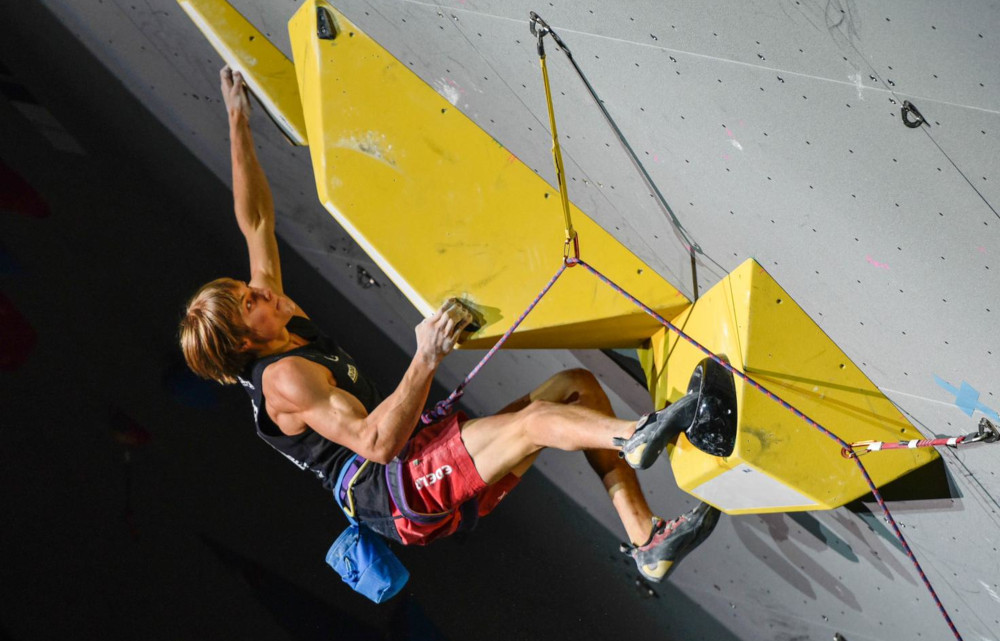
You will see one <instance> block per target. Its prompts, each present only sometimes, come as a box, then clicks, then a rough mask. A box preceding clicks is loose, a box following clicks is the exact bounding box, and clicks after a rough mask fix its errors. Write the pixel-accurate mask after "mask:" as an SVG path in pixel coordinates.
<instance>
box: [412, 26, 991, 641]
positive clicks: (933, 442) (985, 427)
mask: <svg viewBox="0 0 1000 641" xmlns="http://www.w3.org/2000/svg"><path fill="white" fill-rule="evenodd" d="M529 27H530V29H531V33H532V34H533V35H535V36H536V37H537V38H538V53H539V57H540V58H541V61H542V74H543V80H544V84H545V90H546V100H547V101H548V107H549V118H550V121H551V124H552V137H553V146H552V153H553V159H554V162H555V163H556V172H557V175H558V176H559V179H560V180H559V185H560V196H561V197H562V199H563V214H564V217H565V222H566V240H565V243H564V249H563V261H562V264H561V265H560V266H559V269H558V270H557V271H556V273H555V275H554V276H552V278H551V279H550V280H549V282H548V283H546V284H545V286H544V287H543V288H542V290H541V292H539V293H538V295H537V296H535V298H534V300H533V301H532V302H531V304H530V305H528V307H527V309H525V310H524V312H523V313H522V314H521V315H520V316H519V317H518V318H517V320H516V321H515V322H514V323H513V324H512V325H511V326H510V328H509V329H508V330H507V331H506V332H505V333H504V335H503V336H501V337H500V339H499V340H498V341H497V342H496V344H495V345H494V346H493V347H492V348H491V349H490V350H489V352H487V354H486V355H485V356H484V357H483V358H482V359H481V360H480V361H479V363H478V364H477V365H476V366H475V367H474V368H473V369H472V371H471V372H469V374H468V375H467V376H466V377H465V379H464V380H463V381H462V382H461V383H460V384H459V385H458V387H456V389H455V391H453V392H452V393H451V394H450V395H449V396H448V398H446V399H445V400H443V401H441V402H439V403H438V404H437V405H435V407H434V408H433V409H432V410H430V411H428V412H425V413H424V415H423V416H421V420H422V421H423V422H424V423H425V424H429V423H432V422H434V421H436V420H440V419H441V418H444V417H445V416H447V415H448V414H449V413H450V412H451V410H452V406H453V405H454V404H455V403H456V402H457V401H458V399H459V398H461V396H462V394H463V393H464V390H465V387H466V386H467V385H468V384H469V382H470V381H471V380H472V378H473V377H474V376H475V375H476V374H478V373H479V371H480V370H481V369H482V368H483V366H484V365H485V364H486V363H487V362H488V361H489V360H490V358H492V357H493V355H494V354H495V353H496V352H497V350H498V349H500V347H501V346H502V345H503V344H504V343H505V342H506V341H507V339H508V338H509V337H510V335H511V334H513V333H514V331H515V330H516V329H517V328H518V326H520V324H521V323H522V322H523V321H524V319H525V318H526V317H527V316H528V314H530V313H531V311H532V310H533V309H534V308H535V306H536V305H538V303H539V301H541V299H542V298H543V297H544V296H545V295H546V294H547V293H548V292H549V290H550V289H552V286H553V285H555V283H556V281H557V280H559V277H560V276H562V275H563V273H564V272H565V271H566V269H567V268H570V267H575V266H578V265H579V266H581V267H583V268H584V269H586V270H587V271H589V272H590V273H591V274H593V275H594V276H595V277H597V279H598V280H600V281H601V282H603V283H605V284H606V285H608V286H609V287H610V288H611V289H613V290H614V291H616V292H618V293H619V294H621V295H622V296H623V297H625V298H626V299H627V300H629V301H631V302H632V303H633V304H634V305H636V306H637V307H639V308H640V309H641V310H642V311H643V312H645V313H646V314H648V315H649V316H651V317H652V318H654V319H655V320H656V321H657V322H658V323H660V324H661V325H663V326H664V327H665V328H666V329H667V330H669V331H671V332H673V333H674V334H676V335H677V336H678V337H679V338H681V339H682V340H684V341H686V342H687V343H689V344H690V345H692V346H693V347H694V348H696V349H697V350H698V351H700V352H701V353H703V354H704V355H705V356H706V357H708V358H710V359H711V360H713V361H715V362H716V363H718V364H719V365H720V366H722V367H723V368H724V369H725V370H727V371H728V372H729V373H730V374H732V375H733V376H736V377H739V378H740V379H741V380H743V381H744V382H745V383H746V384H747V385H749V386H750V387H753V388H754V389H756V390H757V391H759V392H760V393H762V394H764V395H765V396H767V397H768V398H770V399H771V400H773V401H774V402H776V403H778V404H779V405H781V406H782V407H783V408H785V409H786V410H788V411H789V412H791V413H792V414H794V415H795V416H797V417H798V418H800V419H802V420H803V421H805V422H806V423H807V424H809V425H810V426H812V427H813V428H815V429H817V430H819V431H820V432H821V433H823V434H824V435H826V436H827V437H829V438H830V439H832V440H833V441H834V442H836V443H837V444H838V445H839V446H840V447H841V452H842V454H843V456H844V457H845V458H848V459H851V460H853V461H854V462H855V464H856V465H857V467H858V471H859V472H860V473H861V476H862V477H863V478H864V480H865V483H866V484H867V485H868V488H869V490H870V491H871V493H872V496H873V497H874V498H875V500H876V502H877V503H878V505H879V507H880V508H881V509H882V513H883V514H884V516H885V520H886V522H887V523H888V524H889V526H890V527H891V528H892V532H893V534H894V535H895V536H896V539H897V540H898V541H899V543H900V545H901V546H902V548H903V551H904V552H905V553H906V555H907V557H909V559H910V561H911V562H912V564H913V566H914V568H915V569H916V571H917V573H918V574H919V575H920V578H921V580H922V581H923V584H924V587H926V588H927V591H928V592H929V593H930V595H931V597H932V599H933V600H934V603H935V604H936V605H937V608H938V610H939V611H940V613H941V616H942V617H943V618H944V620H945V622H946V623H947V624H948V628H949V629H950V630H951V632H952V634H954V636H955V638H956V639H958V640H959V641H962V635H961V634H960V633H959V631H958V629H957V628H956V627H955V624H954V622H953V621H952V620H951V617H950V616H949V614H948V611H947V610H946V609H945V607H944V604H943V603H942V602H941V599H940V598H939V597H938V594H937V591H936V590H935V589H934V587H933V586H932V585H931V582H930V579H928V578H927V575H926V574H925V573H924V570H923V567H922V566H921V565H920V562H919V561H918V560H917V557H916V555H915V554H914V553H913V550H912V548H911V547H910V544H909V543H908V542H907V540H906V538H905V537H904V536H903V532H902V531H901V530H900V528H899V525H898V524H897V523H896V520H895V519H894V518H893V516H892V513H891V512H890V511H889V507H888V506H887V505H886V503H885V500H884V499H883V497H882V494H881V493H880V492H879V490H878V487H877V486H876V485H875V482H874V481H873V480H872V478H871V475H870V474H869V473H868V470H867V469H866V468H865V466H864V464H863V463H862V462H861V454H863V453H865V452H868V451H878V450H887V449H900V448H912V447H933V446H938V445H950V446H957V445H960V444H968V443H974V442H982V443H994V442H997V441H1000V430H998V428H997V427H996V426H995V425H994V424H993V423H991V422H990V421H988V420H987V419H983V420H982V421H980V424H979V431H978V432H976V433H973V434H969V435H966V436H960V437H956V438H945V439H925V440H918V441H905V442H902V443H874V442H868V441H864V442H859V443H854V444H850V443H847V442H846V441H844V440H843V439H842V438H840V437H839V436H837V435H836V434H835V433H834V432H832V431H831V430H829V429H827V428H826V427H824V426H823V425H820V424H819V423H818V422H816V421H815V420H813V419H811V418H810V417H809V416H807V415H806V414H805V413H804V412H802V411H801V410H799V409H798V408H796V407H795V406H793V405H792V404H791V403H789V402H788V401H785V400H784V399H783V398H781V397H780V396H778V395H777V394H775V393H774V392H772V391H771V390H769V389H768V388H766V387H765V386H764V385H762V384H761V383H759V382H757V381H756V380H754V379H753V378H751V377H750V376H748V375H747V374H745V373H744V372H742V371H740V370H738V369H736V368H734V367H733V366H732V365H730V364H729V363H728V362H727V361H726V360H725V359H723V358H721V357H720V356H718V355H717V354H715V353H714V352H712V351H711V350H710V349H708V348H707V347H705V346H704V345H702V344H701V343H699V342H698V341H697V340H695V339H694V338H692V337H691V336H689V335H688V334H686V333H685V332H684V331H683V330H681V329H680V328H679V327H677V326H676V325H674V324H673V323H671V322H670V321H668V320H667V319H665V318H663V317H662V316H660V315H659V314H658V313H656V311H654V310H653V309H651V308H650V307H649V306H647V305H646V304H644V303H643V302H642V301H640V300H639V299H637V298H636V297H635V296H633V295H632V294H630V293H629V292H627V291H625V289H623V288H622V287H621V286H619V285H618V284H617V283H615V282H614V281H612V280H611V279H610V278H608V277H607V276H605V275H604V274H602V273H601V272H600V271H598V270H597V269H596V268H594V267H593V266H591V265H590V264H589V263H587V262H585V261H584V260H583V259H582V258H581V257H580V251H579V239H578V237H577V234H576V232H575V231H574V230H573V228H572V221H571V220H570V217H569V206H568V196H567V194H566V187H565V180H564V178H563V170H562V158H561V154H560V151H559V146H558V142H557V141H556V140H555V139H556V127H555V115H554V111H553V108H552V99H551V94H550V91H549V83H548V72H547V69H546V66H545V51H544V45H543V38H544V37H545V36H546V35H551V36H552V38H553V40H554V41H555V43H556V45H557V46H558V47H559V48H560V49H562V50H563V52H565V53H566V55H567V57H568V58H569V59H570V62H572V63H573V67H574V68H575V69H576V70H577V73H579V74H580V77H581V79H582V80H583V82H584V84H585V85H586V86H587V89H588V90H589V91H590V93H591V96H592V97H593V98H594V100H595V101H596V102H597V103H598V106H600V108H601V111H602V112H603V113H604V115H605V117H606V118H607V119H608V121H609V123H611V126H612V127H613V128H614V130H615V133H616V134H617V135H618V136H619V140H620V141H621V142H622V144H623V146H624V147H625V149H626V150H627V151H628V152H629V155H630V156H631V157H632V159H633V162H635V164H636V166H637V167H639V169H640V171H641V172H642V174H643V177H644V178H645V179H646V181H647V183H648V184H649V185H650V187H651V189H652V190H653V191H654V193H656V194H657V197H658V199H659V200H660V202H661V204H662V205H663V206H664V207H665V208H666V209H667V211H668V212H669V213H670V215H671V216H673V212H672V211H671V210H670V209H669V206H668V205H667V204H666V200H665V199H663V198H662V196H661V195H660V193H659V190H658V189H657V188H656V186H655V185H653V184H652V180H651V179H650V178H649V175H648V174H647V173H646V172H645V169H643V168H642V165H641V164H640V163H639V161H638V158H637V157H635V154H634V152H632V150H631V147H629V145H628V143H627V141H625V139H624V136H622V134H621V132H620V131H619V130H618V127H617V126H615V124H614V122H613V121H612V120H611V117H610V116H609V115H608V114H607V111H606V110H605V109H604V106H603V104H601V102H600V99H598V98H597V95H596V93H594V91H593V89H592V88H591V87H590V84H589V83H588V82H587V80H586V78H585V77H584V76H583V74H582V72H581V71H580V69H579V67H577V65H576V62H575V61H573V57H572V55H571V54H570V52H569V49H568V48H567V47H566V45H565V43H563V41H562V40H561V39H560V38H559V37H558V36H557V35H556V34H555V32H554V31H553V30H552V28H551V27H550V26H549V25H548V24H547V23H546V22H545V21H544V20H542V19H541V18H540V17H539V16H538V14H536V13H534V12H531V20H530V22H529ZM905 108H906V107H905V105H904V109H905ZM909 108H910V111H912V112H914V113H915V114H916V115H917V116H918V117H920V116H919V112H918V111H916V108H914V107H913V106H912V105H909ZM921 118H922V117H921ZM905 119H906V112H905V111H904V120H905ZM908 126H919V124H918V125H908ZM675 221H676V218H675ZM676 227H677V229H678V231H679V233H681V234H682V235H684V237H685V238H687V236H686V235H685V234H684V230H683V227H681V226H680V223H679V221H678V222H676ZM571 245H572V249H573V255H570V251H569V249H570V246H571ZM687 248H688V251H689V252H690V254H691V260H692V265H693V264H694V255H695V252H698V253H701V249H700V248H699V247H698V246H697V245H695V244H694V243H693V242H690V243H688V245H687ZM695 293H696V295H697V283H696V285H695ZM861 447H864V448H866V449H865V450H864V452H859V451H856V450H857V448H861Z"/></svg>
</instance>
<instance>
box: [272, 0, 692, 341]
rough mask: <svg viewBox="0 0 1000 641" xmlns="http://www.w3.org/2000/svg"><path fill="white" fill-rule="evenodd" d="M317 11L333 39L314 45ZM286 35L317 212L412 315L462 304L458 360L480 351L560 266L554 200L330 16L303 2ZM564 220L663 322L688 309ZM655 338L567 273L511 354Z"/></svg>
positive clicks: (614, 244)
mask: <svg viewBox="0 0 1000 641" xmlns="http://www.w3.org/2000/svg"><path fill="white" fill-rule="evenodd" d="M318 10H319V11H321V12H322V11H325V12H327V15H326V16H323V17H321V19H322V20H325V19H326V18H329V19H331V20H332V22H333V24H334V26H335V36H334V37H333V38H332V39H326V38H321V37H318V35H317V27H318V25H317V15H322V14H318ZM289 30H290V34H291V41H292V52H293V56H294V58H295V67H296V72H297V74H298V80H299V91H300V95H301V96H302V104H303V108H304V113H305V119H306V127H307V131H308V132H309V137H310V139H311V140H312V141H313V144H312V145H311V149H310V151H311V154H312V162H313V168H314V170H315V178H316V186H317V191H318V195H319V199H320V201H321V202H322V203H323V204H324V206H326V208H327V209H328V210H329V212H330V213H331V214H332V215H333V216H334V218H336V220H337V221H338V222H339V223H340V224H341V225H342V226H343V227H344V228H345V229H346V230H347V231H348V232H349V233H350V234H351V236H352V237H353V238H354V239H355V240H356V241H357V242H358V243H359V244H360V245H361V246H362V247H363V248H364V249H365V251H366V252H367V253H368V255H369V256H371V258H372V259H373V260H374V261H375V262H376V263H377V264H378V265H379V267H380V268H381V269H382V270H383V271H384V272H385V273H386V274H387V275H388V276H389V278H391V279H392V281H393V282H394V283H395V284H396V286H397V287H399V289H400V290H401V291H402V292H403V293H404V294H405V295H406V296H407V297H408V298H409V299H410V301H411V302H412V303H413V304H414V305H415V306H416V307H417V309H419V310H420V311H421V312H422V313H424V314H429V313H431V312H432V311H433V310H434V309H436V308H437V307H438V306H439V305H440V304H441V303H442V302H443V301H444V300H446V299H447V298H449V297H452V296H455V297H459V298H461V299H463V300H464V301H465V302H467V303H468V304H470V305H471V306H472V307H473V308H474V309H475V311H476V312H477V313H479V314H480V315H481V316H482V320H483V325H482V329H481V330H480V331H479V332H477V333H476V334H474V335H473V336H472V337H471V339H470V340H468V341H466V342H465V343H464V346H466V347H485V346H488V345H489V344H491V343H492V342H493V341H495V339H496V338H497V337H498V336H500V335H501V334H503V332H504V331H505V330H506V329H507V327H509V325H510V324H511V323H512V322H513V321H514V320H516V319H517V317H518V316H519V315H520V314H521V312H522V311H523V310H524V309H525V308H526V307H527V306H528V305H529V303H531V301H532V300H533V298H534V297H535V295H536V294H537V293H538V292H539V291H540V290H541V289H542V288H543V286H544V285H545V284H546V283H547V282H548V281H549V279H550V278H551V277H552V276H553V275H554V274H555V273H556V271H557V269H558V268H559V266H560V264H561V262H562V251H563V239H564V229H563V216H562V211H561V207H560V199H559V194H558V192H557V191H556V190H555V189H553V188H552V187H550V186H549V185H548V184H547V183H546V182H545V181H543V180H542V179H541V178H539V177H538V176H537V175H536V174H535V173H534V172H533V171H532V170H531V169H529V168H528V167H527V166H525V165H524V163H522V162H521V161H520V160H518V159H517V158H516V157H515V156H514V155H513V154H512V153H511V152H510V151H509V150H507V149H505V148H504V147H503V145H501V144H500V143H499V142H497V141H496V140H494V139H493V138H492V137H491V136H490V135H489V134H487V133H486V132H485V131H483V130H482V129H481V128H479V126H477V125H476V124H475V123H474V122H473V121H472V120H470V119H469V118H468V117H466V116H465V115H464V114H462V113H461V112H460V111H459V110H458V109H457V108H456V107H454V106H453V105H452V104H451V103H449V102H448V101H447V100H446V99H445V98H443V97H442V96H441V95H439V94H438V93H437V92H436V91H435V90H434V89H433V88H432V87H430V86H428V85H427V84H426V83H425V82H423V81H422V80H421V79H420V78H418V77H417V76H416V75H415V74H413V73H412V72H411V71H410V70H409V69H408V68H407V67H406V65H404V64H403V63H401V62H400V61H399V60H397V59H395V58H394V57H393V56H392V55H390V54H389V53H388V52H387V51H386V50H385V49H383V48H382V47H381V46H380V45H379V44H378V43H376V42H375V41H373V40H372V39H371V38H369V37H368V36H367V35H365V34H364V33H363V32H362V31H361V30H360V29H358V28H357V26H355V25H354V24H352V23H351V22H349V21H348V20H347V19H346V18H345V17H344V16H343V15H342V14H340V13H338V12H337V11H336V10H335V9H333V7H332V6H330V5H329V4H328V3H326V2H323V1H322V0H311V1H309V2H306V3H305V5H304V6H303V7H302V8H300V10H299V11H298V12H297V13H296V15H295V16H294V17H293V18H292V20H291V22H290V23H289ZM318 141H322V143H321V144H320V143H319V142H318ZM572 217H573V223H574V226H575V227H576V229H577V231H578V232H579V235H580V239H581V245H582V254H581V255H582V257H583V258H584V259H585V260H587V261H588V262H590V263H591V264H592V265H594V266H595V267H596V268H597V269H599V270H601V271H603V272H604V273H605V274H606V275H608V276H609V277H610V278H611V279H613V280H616V281H618V282H619V283H620V284H621V285H622V286H623V287H625V288H626V289H627V290H629V291H631V292H632V293H633V294H635V295H636V296H638V297H639V298H640V299H641V300H643V301H645V302H646V303H647V304H648V305H650V307H652V308H653V309H656V310H657V311H658V312H659V313H660V314H661V315H663V316H665V317H667V318H670V317H672V316H673V315H675V314H676V313H678V312H679V311H680V310H681V309H683V308H684V306H686V305H687V304H688V301H687V299H686V298H685V297H684V296H683V295H682V294H681V293H680V292H678V291H677V290H676V289H675V288H674V287H673V286H671V285H670V284H669V283H667V282H666V281H665V280H663V279H662V278H661V277H660V276H658V275H657V274H656V273H654V272H653V270H652V269H650V268H649V267H648V266H647V265H646V264H644V263H643V262H642V261H641V260H639V259H638V258H637V257H636V256H635V255H633V254H632V253H631V252H630V251H629V250H628V249H627V248H626V247H624V246H623V245H622V244H621V243H619V242H618V241H617V240H615V239H614V238H613V237H612V236H611V235H610V234H608V233H607V232H605V231H604V230H603V229H602V228H600V227H599V226H598V225H597V224H595V223H594V222H593V221H592V220H590V219H589V218H588V217H587V216H585V215H584V214H583V213H582V212H580V211H579V210H578V209H576V208H575V207H573V208H572ZM658 327H659V325H658V324H657V323H656V321H654V320H653V319H651V318H650V317H649V316H647V315H646V314H644V313H643V312H642V311H641V310H639V309H638V308H636V307H635V306H634V305H633V304H632V303H630V302H628V301H627V300H625V299H624V298H622V297H621V296H620V295H619V294H617V293H615V292H614V291H613V290H611V289H610V288H609V287H608V286H607V285H605V284H604V283H601V282H600V281H599V280H597V279H596V278H595V277H593V276H592V275H590V274H589V273H586V272H585V271H584V269H583V268H582V267H573V268H570V269H568V270H567V271H566V273H565V274H564V275H563V276H562V278H560V280H559V282H558V283H557V284H556V285H555V287H554V288H553V289H552V290H551V292H550V293H549V294H548V295H547V296H546V298H545V299H544V300H543V302H542V303H541V304H540V305H539V307H538V308H537V309H536V310H535V311H534V312H533V313H532V314H531V315H530V316H529V317H528V319H527V320H526V321H525V322H524V324H523V325H522V326H521V329H519V330H518V332H517V333H516V334H515V335H514V336H513V338H511V340H510V341H509V342H508V344H507V345H508V346H510V347H546V348H550V347H573V348H577V347H628V346H637V345H639V344H640V343H641V342H642V341H643V340H644V339H646V338H648V337H649V336H651V335H652V334H653V333H654V332H655V331H656V329H657V328H658Z"/></svg>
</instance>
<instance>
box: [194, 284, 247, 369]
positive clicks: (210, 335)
mask: <svg viewBox="0 0 1000 641" xmlns="http://www.w3.org/2000/svg"><path fill="white" fill-rule="evenodd" d="M239 285H240V283H239V281H237V280H233V279H232V278H217V279H216V280H213V281H212V282H210V283H208V284H206V285H204V286H202V288H201V289H199V290H198V292H197V293H196V294H195V295H194V296H192V297H191V300H190V301H189V302H188V304H187V311H186V313H185V314H184V318H183V319H181V326H180V343H181V351H182V352H184V360H186V361H187V364H188V367H190V368H191V371H193V372H194V373H195V374H197V375H198V376H201V377H202V378H207V379H210V380H213V381H216V382H219V383H222V384H223V385H231V384H233V383H235V382H236V377H237V376H238V375H239V374H240V373H241V372H242V371H243V369H244V368H245V367H246V365H247V363H248V362H250V360H251V359H252V358H253V354H251V353H249V352H246V351H243V349H242V347H243V341H244V339H246V338H249V337H250V336H251V334H250V328H248V327H247V326H246V324H245V323H244V322H243V317H242V315H241V314H240V296H239V293H238V291H239V289H238V288H239Z"/></svg>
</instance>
